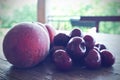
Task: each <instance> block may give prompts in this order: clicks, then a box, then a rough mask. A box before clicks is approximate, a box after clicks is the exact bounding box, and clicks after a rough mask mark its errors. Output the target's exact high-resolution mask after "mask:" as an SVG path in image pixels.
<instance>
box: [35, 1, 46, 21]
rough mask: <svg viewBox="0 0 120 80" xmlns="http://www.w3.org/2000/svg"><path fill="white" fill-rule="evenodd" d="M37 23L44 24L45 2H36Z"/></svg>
mask: <svg viewBox="0 0 120 80" xmlns="http://www.w3.org/2000/svg"><path fill="white" fill-rule="evenodd" d="M37 21H38V22H41V23H46V0H38V2H37Z"/></svg>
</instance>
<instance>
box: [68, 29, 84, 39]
mask: <svg viewBox="0 0 120 80" xmlns="http://www.w3.org/2000/svg"><path fill="white" fill-rule="evenodd" d="M75 36H79V37H82V31H81V30H80V29H79V28H74V29H73V30H72V31H71V32H70V37H71V38H72V37H75Z"/></svg>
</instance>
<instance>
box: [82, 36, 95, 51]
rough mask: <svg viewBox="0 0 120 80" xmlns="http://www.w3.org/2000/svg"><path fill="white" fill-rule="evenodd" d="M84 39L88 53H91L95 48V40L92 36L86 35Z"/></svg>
mask: <svg viewBox="0 0 120 80" xmlns="http://www.w3.org/2000/svg"><path fill="white" fill-rule="evenodd" d="M83 39H84V40H85V43H86V48H87V52H89V50H90V49H92V48H94V45H95V40H94V38H93V37H92V36H91V35H85V36H84V37H83Z"/></svg>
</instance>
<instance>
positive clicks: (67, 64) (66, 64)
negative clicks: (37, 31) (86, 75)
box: [53, 49, 72, 70]
mask: <svg viewBox="0 0 120 80" xmlns="http://www.w3.org/2000/svg"><path fill="white" fill-rule="evenodd" d="M53 61H54V63H55V65H56V66H57V68H59V69H61V70H69V69H70V68H71V67H72V59H71V58H70V56H69V55H68V53H67V52H66V51H65V50H62V49H58V50H56V51H55V53H54V54H53Z"/></svg>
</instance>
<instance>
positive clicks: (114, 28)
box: [0, 0, 120, 34]
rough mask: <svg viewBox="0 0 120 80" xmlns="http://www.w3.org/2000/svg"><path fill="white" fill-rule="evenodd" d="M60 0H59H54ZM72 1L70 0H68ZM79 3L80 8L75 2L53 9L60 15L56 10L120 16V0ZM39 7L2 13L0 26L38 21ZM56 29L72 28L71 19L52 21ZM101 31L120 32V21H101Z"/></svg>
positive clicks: (85, 14) (3, 7) (66, 12)
mask: <svg viewBox="0 0 120 80" xmlns="http://www.w3.org/2000/svg"><path fill="white" fill-rule="evenodd" d="M53 1H58V0H53ZM66 1H70V0H66ZM78 1H79V0H78ZM88 1H89V0H88ZM77 4H79V6H78V8H74V7H72V6H74V5H75V4H73V5H71V6H66V7H63V6H59V8H58V7H56V6H53V7H52V8H51V9H52V10H53V13H54V15H53V16H55V15H58V16H59V14H60V13H59V14H57V13H56V12H57V11H58V12H60V11H61V14H63V15H75V16H76V15H77V16H78V17H79V16H120V1H118V2H117V0H106V1H105V0H92V2H89V3H88V2H86V4H82V3H77ZM1 6H2V4H1V3H0V9H5V10H6V11H7V10H9V7H7V6H6V5H3V6H2V7H1ZM36 12H37V8H36V4H35V5H25V6H23V7H21V8H19V9H15V10H14V11H13V13H12V15H0V28H10V27H12V26H13V25H14V24H16V23H18V22H23V21H31V22H32V21H37V14H36ZM52 24H53V25H54V26H55V28H56V29H60V30H71V29H72V28H73V27H72V26H71V24H70V22H69V20H68V22H65V23H61V24H59V25H58V23H52ZM80 28H82V29H83V30H84V31H87V30H86V29H87V28H83V27H80ZM100 32H102V33H110V34H120V22H100Z"/></svg>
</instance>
